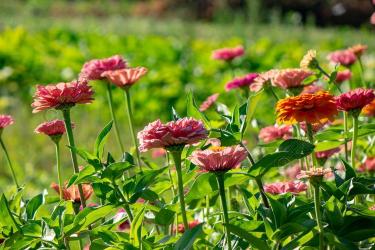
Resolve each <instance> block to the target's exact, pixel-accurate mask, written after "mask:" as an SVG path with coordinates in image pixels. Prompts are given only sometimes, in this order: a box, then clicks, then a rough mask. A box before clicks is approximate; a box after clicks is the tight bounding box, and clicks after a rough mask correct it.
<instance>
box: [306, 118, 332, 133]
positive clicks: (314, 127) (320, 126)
mask: <svg viewBox="0 0 375 250" xmlns="http://www.w3.org/2000/svg"><path fill="white" fill-rule="evenodd" d="M328 124H331V123H330V122H328V121H327V122H320V123H313V124H311V127H312V131H313V132H314V133H316V132H319V131H320V130H322V129H323V128H324V127H325V126H326V125H328ZM300 125H301V129H302V130H303V131H305V133H307V125H306V122H301V123H300Z"/></svg>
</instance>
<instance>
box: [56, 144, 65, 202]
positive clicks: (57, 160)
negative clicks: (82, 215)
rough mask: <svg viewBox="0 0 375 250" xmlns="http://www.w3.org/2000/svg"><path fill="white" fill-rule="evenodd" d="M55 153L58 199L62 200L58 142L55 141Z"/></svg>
mask: <svg viewBox="0 0 375 250" xmlns="http://www.w3.org/2000/svg"><path fill="white" fill-rule="evenodd" d="M55 153H56V167H57V178H58V180H59V187H60V188H59V190H60V192H59V193H60V201H62V200H63V191H62V190H63V180H62V175H61V160H60V145H59V142H58V141H56V142H55Z"/></svg>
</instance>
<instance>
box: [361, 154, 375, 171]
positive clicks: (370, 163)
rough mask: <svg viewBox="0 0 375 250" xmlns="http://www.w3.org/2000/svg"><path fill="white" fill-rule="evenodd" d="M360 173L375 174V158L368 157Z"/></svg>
mask: <svg viewBox="0 0 375 250" xmlns="http://www.w3.org/2000/svg"><path fill="white" fill-rule="evenodd" d="M358 171H360V172H375V157H367V158H366V160H365V162H364V163H362V164H361V166H360V167H359V169H358Z"/></svg>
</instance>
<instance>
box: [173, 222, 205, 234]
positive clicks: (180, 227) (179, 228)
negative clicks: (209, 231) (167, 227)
mask: <svg viewBox="0 0 375 250" xmlns="http://www.w3.org/2000/svg"><path fill="white" fill-rule="evenodd" d="M199 224H201V222H199V220H193V221H190V222H189V223H188V226H189V229H192V228H194V227H196V226H198V225H199ZM173 232H174V233H176V232H178V233H181V234H182V233H184V232H185V227H184V224H182V223H180V224H178V225H177V228H176V227H174V228H173Z"/></svg>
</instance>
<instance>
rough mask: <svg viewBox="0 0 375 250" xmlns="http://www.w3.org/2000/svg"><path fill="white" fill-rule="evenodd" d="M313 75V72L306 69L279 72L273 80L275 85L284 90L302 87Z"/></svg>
mask: <svg viewBox="0 0 375 250" xmlns="http://www.w3.org/2000/svg"><path fill="white" fill-rule="evenodd" d="M312 74H313V73H312V72H311V71H309V70H305V69H283V70H279V71H278V72H277V73H276V75H275V77H274V79H273V84H274V85H275V86H277V87H280V88H282V89H289V88H295V87H301V86H302V85H303V80H305V79H306V78H307V77H309V76H311V75H312Z"/></svg>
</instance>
